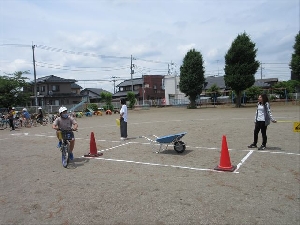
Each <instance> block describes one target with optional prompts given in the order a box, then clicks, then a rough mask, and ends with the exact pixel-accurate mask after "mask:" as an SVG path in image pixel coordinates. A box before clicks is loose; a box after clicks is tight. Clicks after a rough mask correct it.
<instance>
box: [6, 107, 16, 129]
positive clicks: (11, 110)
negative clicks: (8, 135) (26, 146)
mask: <svg viewBox="0 0 300 225" xmlns="http://www.w3.org/2000/svg"><path fill="white" fill-rule="evenodd" d="M15 114H16V112H15V107H9V108H8V114H7V118H8V121H9V126H10V128H11V131H12V130H15V125H14V117H15Z"/></svg>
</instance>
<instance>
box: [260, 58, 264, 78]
mask: <svg viewBox="0 0 300 225" xmlns="http://www.w3.org/2000/svg"><path fill="white" fill-rule="evenodd" d="M262 69H263V68H262V62H260V79H261V80H262Z"/></svg>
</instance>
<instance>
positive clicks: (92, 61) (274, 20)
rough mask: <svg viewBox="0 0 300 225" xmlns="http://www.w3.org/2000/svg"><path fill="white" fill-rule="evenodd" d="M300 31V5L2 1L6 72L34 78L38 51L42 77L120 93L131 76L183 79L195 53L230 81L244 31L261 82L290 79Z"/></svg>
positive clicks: (298, 1)
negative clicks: (230, 55)
mask: <svg viewBox="0 0 300 225" xmlns="http://www.w3.org/2000/svg"><path fill="white" fill-rule="evenodd" d="M299 30H300V0H0V75H5V74H11V73H14V72H16V71H29V72H30V74H27V75H26V77H28V78H29V79H30V80H31V81H33V80H34V66H33V52H34V55H35V62H36V63H35V65H36V78H39V77H44V76H48V75H55V76H58V77H62V78H65V79H75V80H77V81H78V82H77V84H79V85H80V86H81V87H82V88H102V89H104V90H107V91H110V92H113V91H114V85H117V84H119V83H121V82H122V81H123V80H124V79H131V77H132V78H141V77H142V75H169V76H175V75H177V76H178V75H180V66H181V65H182V62H183V59H184V57H185V55H186V54H187V52H188V51H189V50H191V49H195V50H196V51H199V52H200V53H201V54H202V56H203V60H204V67H205V76H206V77H207V76H223V75H224V67H225V60H224V56H225V55H226V53H227V51H228V50H229V48H230V47H231V44H232V42H233V41H234V39H235V38H236V37H237V36H238V35H239V34H242V33H244V32H245V33H246V34H248V35H249V37H250V38H251V41H252V42H253V43H255V47H256V49H257V55H256V60H258V61H260V62H261V63H262V64H261V67H260V68H259V69H258V71H257V73H256V74H255V78H256V79H261V78H278V79H279V81H286V80H289V79H290V69H289V63H290V61H291V56H292V53H294V49H293V46H294V44H295V37H296V35H297V33H298V32H299ZM33 46H34V47H33ZM131 65H132V68H133V71H134V73H133V74H131Z"/></svg>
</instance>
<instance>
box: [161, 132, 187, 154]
mask: <svg viewBox="0 0 300 225" xmlns="http://www.w3.org/2000/svg"><path fill="white" fill-rule="evenodd" d="M186 133H187V132H182V133H177V134H171V135H166V136H161V137H158V138H157V139H156V142H158V143H159V144H160V147H159V150H158V152H156V153H160V152H161V150H162V146H163V144H166V145H167V146H166V147H165V149H163V151H164V150H166V149H167V148H168V145H169V144H173V145H174V150H175V151H176V152H177V153H183V152H184V151H185V143H184V142H183V141H181V140H180V139H181V138H182V137H183V136H184V135H186Z"/></svg>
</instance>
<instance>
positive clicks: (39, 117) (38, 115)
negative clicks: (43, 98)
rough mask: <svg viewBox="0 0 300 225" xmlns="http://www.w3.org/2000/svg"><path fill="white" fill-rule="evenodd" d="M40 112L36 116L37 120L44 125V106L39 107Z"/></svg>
mask: <svg viewBox="0 0 300 225" xmlns="http://www.w3.org/2000/svg"><path fill="white" fill-rule="evenodd" d="M38 110H39V111H38V114H37V117H36V121H37V122H38V123H40V124H41V125H43V118H44V115H43V110H42V107H39V108H38Z"/></svg>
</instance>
